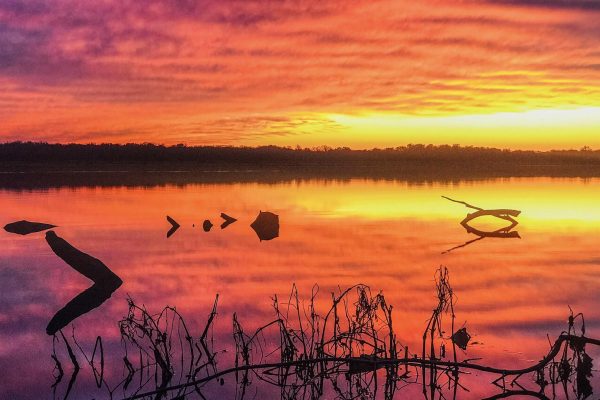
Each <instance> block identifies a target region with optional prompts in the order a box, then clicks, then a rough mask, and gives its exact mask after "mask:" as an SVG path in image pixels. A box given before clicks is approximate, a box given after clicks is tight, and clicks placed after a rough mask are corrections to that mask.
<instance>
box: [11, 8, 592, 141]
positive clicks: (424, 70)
mask: <svg viewBox="0 0 600 400" xmlns="http://www.w3.org/2000/svg"><path fill="white" fill-rule="evenodd" d="M0 88H2V89H1V90H0V141H13V140H34V141H48V142H62V143H66V142H78V143H91V142H96V143H99V142H115V143H126V142H153V143H164V144H176V143H185V144H188V145H203V144H207V145H250V146H255V145H265V144H276V145H284V146H296V145H300V146H303V147H305V146H308V147H312V146H319V145H328V146H334V147H337V146H349V147H352V148H371V147H395V146H402V145H406V144H409V143H433V144H442V143H447V144H461V145H477V146H493V147H502V148H523V149H540V150H544V149H550V148H580V147H582V146H591V147H592V148H600V0H418V1H414V0H411V1H409V0H390V1H387V0H385V1H384V0H329V1H322V0H297V1H286V0H279V1H275V0H218V1H210V0H199V1H192V0H171V1H160V2H159V1H139V0H103V1H95V2H84V1H71V0H56V1H47V0H0Z"/></svg>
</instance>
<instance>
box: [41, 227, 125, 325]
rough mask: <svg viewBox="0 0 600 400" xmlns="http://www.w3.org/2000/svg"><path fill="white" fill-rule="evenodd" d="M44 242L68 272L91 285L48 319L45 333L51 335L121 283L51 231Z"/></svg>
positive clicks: (97, 302)
mask: <svg viewBox="0 0 600 400" xmlns="http://www.w3.org/2000/svg"><path fill="white" fill-rule="evenodd" d="M46 242H48V244H49V245H50V248H51V249H52V251H53V252H54V253H55V254H56V255H57V256H58V257H60V258H61V259H62V260H63V261H64V262H66V263H67V264H69V266H71V268H73V269H74V270H75V271H77V272H79V273H80V274H82V275H83V276H85V277H87V278H89V279H90V280H91V281H92V282H94V284H93V285H92V286H91V287H90V288H88V289H86V290H84V291H83V292H81V293H79V294H78V295H77V296H75V297H74V298H73V299H72V300H71V301H69V302H68V303H67V304H66V305H65V306H64V307H63V308H61V309H60V310H58V311H57V312H56V314H55V315H54V316H53V317H52V319H51V320H50V322H49V323H48V326H47V327H46V333H47V334H48V335H54V334H55V333H56V332H58V331H59V330H61V329H62V328H64V327H65V326H67V325H68V324H70V323H71V322H72V321H73V320H74V319H76V318H78V317H80V316H81V315H83V314H85V313H87V312H89V311H91V310H93V309H94V308H97V307H99V306H100V305H101V304H102V303H104V302H105V301H106V300H108V299H109V298H110V296H111V295H112V294H113V292H114V291H115V290H117V289H118V288H119V287H120V286H121V284H122V283H123V281H122V280H121V278H119V277H118V276H117V275H116V274H115V273H114V272H112V271H111V270H110V268H108V267H107V266H106V265H105V264H104V263H103V262H102V261H100V260H98V259H97V258H95V257H92V256H90V255H89V254H86V253H84V252H83V251H81V250H79V249H77V248H75V247H73V246H72V245H71V244H70V243H69V242H67V241H66V240H64V239H63V238H61V237H59V236H58V235H57V234H56V233H54V231H49V232H47V233H46Z"/></svg>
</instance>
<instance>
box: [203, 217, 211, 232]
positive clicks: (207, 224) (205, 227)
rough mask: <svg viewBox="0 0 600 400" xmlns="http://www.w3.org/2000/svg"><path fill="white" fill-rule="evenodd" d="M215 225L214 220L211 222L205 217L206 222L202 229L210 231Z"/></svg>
mask: <svg viewBox="0 0 600 400" xmlns="http://www.w3.org/2000/svg"><path fill="white" fill-rule="evenodd" d="M212 227H213V224H212V222H210V220H208V219H205V220H204V222H203V223H202V229H204V232H209V231H210V230H211V229H212Z"/></svg>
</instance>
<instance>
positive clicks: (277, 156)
mask: <svg viewBox="0 0 600 400" xmlns="http://www.w3.org/2000/svg"><path fill="white" fill-rule="evenodd" d="M510 177H557V178H559V177H564V178H594V177H600V151H592V150H588V149H585V150H561V151H547V152H534V151H509V150H499V149H491V148H474V147H459V146H425V145H411V146H405V147H398V148H395V149H374V150H350V149H347V148H341V149H329V148H319V149H291V148H282V147H275V146H266V147H256V148H249V147H208V146H205V147H186V146H170V147H165V146H158V145H149V144H142V145H138V144H135V145H109V144H104V145H57V144H46V143H31V142H26V143H22V142H13V143H3V144H2V143H0V188H1V189H8V190H34V189H45V188H59V187H97V186H100V187H105V186H127V187H137V186H146V187H147V186H162V185H171V184H172V185H186V184H196V183H197V184H202V183H208V184H210V183H249V182H257V183H266V184H275V183H283V182H292V181H305V180H312V179H320V180H342V181H343V180H349V179H373V180H399V181H406V182H408V183H409V184H422V183H431V182H439V183H442V184H443V183H449V184H452V183H456V182H460V181H472V180H486V179H497V178H510Z"/></svg>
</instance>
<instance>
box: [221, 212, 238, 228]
mask: <svg viewBox="0 0 600 400" xmlns="http://www.w3.org/2000/svg"><path fill="white" fill-rule="evenodd" d="M221 218H223V219H224V222H223V223H222V224H221V229H225V228H227V227H228V226H229V225H231V224H233V223H234V222H235V221H237V219H236V218H233V217H230V216H229V215H227V214H225V213H221Z"/></svg>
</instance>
